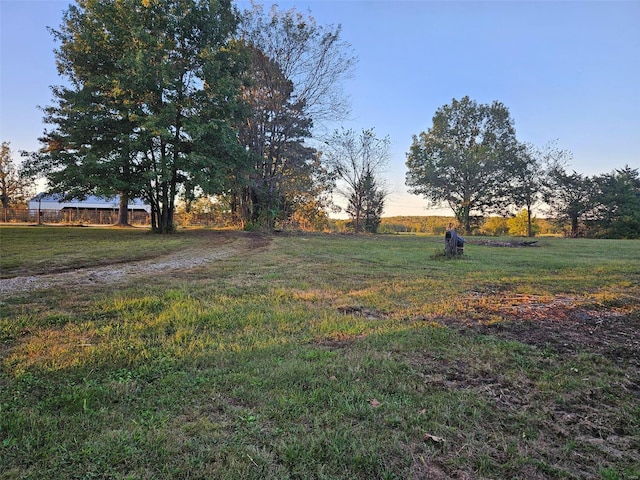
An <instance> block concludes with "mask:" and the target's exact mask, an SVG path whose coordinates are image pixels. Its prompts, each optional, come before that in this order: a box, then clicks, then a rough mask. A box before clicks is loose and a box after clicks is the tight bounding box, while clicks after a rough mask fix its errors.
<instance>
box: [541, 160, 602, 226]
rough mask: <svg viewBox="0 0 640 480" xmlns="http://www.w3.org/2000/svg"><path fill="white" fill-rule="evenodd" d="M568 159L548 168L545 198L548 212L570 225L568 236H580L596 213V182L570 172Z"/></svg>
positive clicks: (556, 161)
mask: <svg viewBox="0 0 640 480" xmlns="http://www.w3.org/2000/svg"><path fill="white" fill-rule="evenodd" d="M565 166H566V159H555V160H554V161H552V162H551V163H550V164H549V165H548V166H547V172H546V175H545V181H544V190H543V199H544V202H545V203H546V204H547V205H548V206H549V213H550V214H551V215H552V216H554V217H555V218H556V220H557V221H559V222H569V225H570V230H569V236H571V237H577V236H578V235H579V234H580V227H581V224H582V222H583V221H584V220H585V219H586V217H587V215H588V214H589V213H590V212H592V211H593V206H594V188H593V180H592V179H591V178H589V177H588V176H585V175H582V174H580V173H577V172H576V171H575V170H574V171H573V172H572V173H568V172H567V171H566V169H565Z"/></svg>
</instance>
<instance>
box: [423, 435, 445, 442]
mask: <svg viewBox="0 0 640 480" xmlns="http://www.w3.org/2000/svg"><path fill="white" fill-rule="evenodd" d="M424 439H425V440H431V441H432V442H436V443H443V442H444V438H442V437H436V436H435V435H431V434H430V433H425V434H424Z"/></svg>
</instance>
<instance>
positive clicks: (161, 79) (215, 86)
mask: <svg viewBox="0 0 640 480" xmlns="http://www.w3.org/2000/svg"><path fill="white" fill-rule="evenodd" d="M236 22H237V18H236V15H235V13H234V10H233V9H232V7H231V4H230V1H229V0H167V1H164V2H158V1H153V0H143V1H142V2H139V1H135V0H105V1H100V2H98V1H95V0H79V1H78V3H77V5H72V6H70V7H69V9H68V11H67V12H66V13H65V16H64V21H63V23H62V25H61V27H60V30H57V31H56V30H54V31H53V34H54V37H55V38H56V40H58V41H59V42H60V47H59V49H58V50H57V51H56V59H57V63H58V70H59V72H60V74H61V75H63V76H65V77H66V78H67V79H68V80H69V83H70V86H68V87H57V88H54V90H53V92H54V97H55V100H56V103H55V104H54V105H53V106H51V107H48V108H47V109H45V113H46V116H45V121H46V122H47V123H49V124H51V125H54V126H55V128H54V129H53V130H51V131H48V132H45V136H44V137H43V138H42V140H41V141H42V142H43V144H44V145H45V146H44V147H43V149H42V150H41V152H40V154H39V155H38V156H37V157H36V159H35V162H34V165H35V166H36V167H40V168H44V169H45V171H46V172H47V178H48V180H49V182H50V183H51V186H52V189H53V190H57V191H61V192H63V193H65V194H67V196H82V195H86V194H88V193H97V194H115V193H120V195H121V200H122V201H126V199H127V198H128V197H129V196H130V195H141V196H143V197H144V198H145V199H146V200H147V201H148V202H149V203H150V204H151V208H152V227H153V229H154V230H155V231H158V232H168V231H171V230H172V229H173V212H174V209H175V200H176V196H177V195H178V194H179V193H180V192H181V191H184V185H185V184H188V182H189V181H191V182H192V183H193V181H198V182H201V183H203V185H204V188H207V189H209V188H213V186H216V187H219V186H220V184H221V183H223V182H221V181H220V182H215V181H211V180H210V179H205V178H203V175H201V172H202V171H208V172H209V173H211V174H212V175H217V176H223V175H225V174H226V171H225V167H226V166H228V164H229V162H230V158H240V157H238V156H237V155H235V154H234V153H233V149H237V148H238V147H239V145H238V144H237V141H235V142H233V141H231V139H234V138H235V137H236V136H235V134H234V132H233V127H232V118H231V117H232V116H233V115H234V112H235V111H236V110H235V108H236V103H235V101H236V96H237V95H236V89H237V88H238V86H239V85H238V82H237V80H235V79H236V78H237V77H239V75H238V72H239V71H242V69H243V67H242V65H241V63H242V62H239V61H238V57H237V56H235V55H234V51H233V50H234V49H233V48H232V47H233V46H230V45H229V39H230V36H231V34H232V33H233V31H234V28H235V26H236ZM229 47H231V48H229ZM121 221H122V219H121Z"/></svg>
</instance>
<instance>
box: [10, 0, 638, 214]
mask: <svg viewBox="0 0 640 480" xmlns="http://www.w3.org/2000/svg"><path fill="white" fill-rule="evenodd" d="M265 4H266V5H270V4H271V2H265ZM278 4H279V6H280V7H281V8H283V9H288V8H291V7H296V8H297V9H298V10H300V11H302V12H305V13H307V12H310V14H311V15H312V16H314V17H315V18H316V20H317V21H318V23H320V24H322V25H328V24H334V25H337V24H341V25H342V37H343V39H344V40H346V41H348V42H349V43H351V45H352V46H353V49H354V52H355V54H356V55H357V56H358V57H359V63H358V65H357V67H356V70H355V75H354V77H353V78H352V79H350V80H348V81H347V82H346V83H345V85H344V88H345V91H346V93H347V94H348V95H349V96H350V98H351V103H352V114H351V119H350V120H349V121H348V122H346V123H345V124H344V126H345V127H347V128H354V129H357V130H359V129H362V128H375V130H376V132H377V133H378V135H379V136H386V135H388V136H389V137H390V139H391V142H392V149H391V154H392V155H391V156H392V158H391V163H390V165H389V169H388V171H387V172H386V173H385V174H384V175H385V177H386V179H387V181H388V183H389V186H390V188H391V190H392V192H393V193H392V195H391V197H390V198H389V201H388V206H387V208H386V210H385V216H390V215H421V214H427V213H431V212H433V210H431V211H429V210H426V207H427V203H426V202H425V201H423V200H422V199H420V198H419V197H416V196H414V195H409V194H408V193H407V192H406V187H405V186H404V178H405V172H406V168H405V159H406V157H405V155H406V152H407V150H408V149H409V145H410V144H411V139H412V135H415V134H418V133H420V132H421V131H425V130H427V129H428V128H429V126H430V125H431V119H432V117H433V114H434V113H435V111H436V110H437V109H438V108H439V107H440V106H442V105H444V104H447V103H450V102H451V100H452V99H453V98H461V97H463V96H465V95H469V96H470V97H471V98H472V99H474V100H476V101H478V102H481V103H489V102H491V101H493V100H499V101H501V102H502V103H504V104H505V105H506V106H507V107H508V108H509V111H510V112H511V116H512V118H513V119H514V121H515V127H516V132H517V135H518V138H519V139H520V140H522V141H528V142H533V143H535V144H536V145H539V146H543V145H544V144H546V143H547V142H550V141H554V140H555V141H556V142H557V146H558V147H559V148H562V149H566V150H569V151H571V152H572V154H573V159H572V161H571V164H570V168H572V169H575V170H577V171H579V172H581V173H584V174H589V175H592V174H598V173H604V172H609V171H611V170H613V169H614V168H621V167H623V166H625V165H630V166H631V167H633V168H639V167H640V2H638V1H625V2H616V1H600V2H581V1H564V2H551V1H536V2H516V1H501V2H485V1H473V2H457V1H382V0H378V1H355V0H354V1H350V0H333V1H331V0H306V1H298V0H286V1H284V0H283V1H280V2H278ZM67 5H68V2H66V1H62V2H60V1H54V0H48V1H47V0H40V1H36V0H19V1H12V0H0V48H1V50H0V58H1V67H0V68H1V69H0V139H1V140H2V141H10V142H11V147H12V150H13V151H14V153H15V154H16V155H17V152H18V151H19V150H35V149H37V148H38V146H39V145H38V142H37V138H38V136H40V135H41V134H42V132H43V129H44V128H45V126H44V125H43V124H42V113H41V112H40V111H39V110H38V108H37V106H38V105H41V106H44V105H47V104H49V103H50V102H51V92H50V89H49V86H50V85H56V84H59V83H61V80H60V78H59V77H58V76H57V71H56V68H55V63H54V56H53V49H54V48H55V45H54V42H53V40H52V38H51V36H50V34H49V33H48V32H47V30H46V27H47V26H51V27H57V26H58V25H59V24H60V21H61V18H62V12H63V11H64V10H65V9H66V6H67ZM247 5H248V2H246V1H244V0H242V1H241V2H239V6H240V7H245V6H247Z"/></svg>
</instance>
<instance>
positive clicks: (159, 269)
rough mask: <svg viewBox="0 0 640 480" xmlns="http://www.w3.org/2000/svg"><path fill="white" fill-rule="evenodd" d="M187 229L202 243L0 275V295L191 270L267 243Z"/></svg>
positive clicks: (249, 237) (234, 234)
mask: <svg viewBox="0 0 640 480" xmlns="http://www.w3.org/2000/svg"><path fill="white" fill-rule="evenodd" d="M191 233H192V235H193V236H198V237H202V238H203V243H202V244H200V245H198V246H197V247H193V246H192V247H189V248H186V249H184V250H180V251H177V252H173V253H171V254H168V255H162V256H158V257H155V258H152V259H148V260H142V261H139V262H129V263H122V264H112V265H106V266H99V267H90V268H80V269H77V270H71V271H67V272H61V273H50V274H43V275H28V276H20V277H13V278H5V279H0V298H7V297H10V296H13V295H16V294H22V293H29V292H33V291H36V290H42V289H47V288H65V289H72V288H78V287H88V286H95V285H105V284H112V283H116V282H122V281H129V280H132V279H137V278H141V277H145V276H150V275H157V274H166V273H168V272H172V271H173V272H176V271H186V270H191V269H194V268H198V267H202V266H205V265H208V264H210V263H212V262H214V261H216V260H220V259H223V258H227V257H232V256H235V255H238V254H240V253H242V252H247V251H256V250H259V249H262V248H266V247H267V246H268V245H269V243H270V240H269V238H268V237H266V236H264V235H260V234H255V233H245V232H235V231H229V232H215V231H211V230H201V231H194V232H191Z"/></svg>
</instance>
